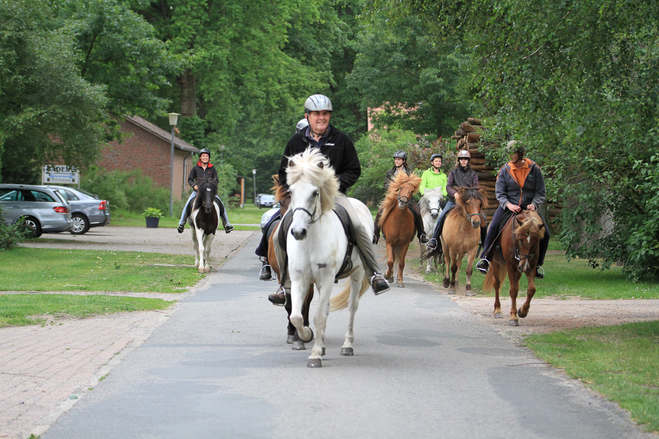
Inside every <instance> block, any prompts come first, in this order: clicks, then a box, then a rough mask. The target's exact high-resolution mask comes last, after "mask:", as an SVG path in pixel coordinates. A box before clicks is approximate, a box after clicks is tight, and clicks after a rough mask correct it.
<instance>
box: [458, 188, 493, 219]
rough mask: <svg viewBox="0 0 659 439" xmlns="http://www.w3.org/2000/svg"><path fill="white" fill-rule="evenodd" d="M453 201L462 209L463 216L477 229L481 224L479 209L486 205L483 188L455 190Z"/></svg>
mask: <svg viewBox="0 0 659 439" xmlns="http://www.w3.org/2000/svg"><path fill="white" fill-rule="evenodd" d="M455 201H456V203H457V205H458V206H460V208H461V209H463V211H464V216H465V218H467V219H468V220H469V222H470V223H471V227H473V228H474V229H477V228H479V227H480V226H481V218H482V214H481V211H482V210H483V209H484V208H486V207H487V206H488V204H487V198H486V197H485V194H484V191H483V189H479V188H477V187H476V188H474V187H468V188H464V187H463V188H460V189H458V191H457V197H455Z"/></svg>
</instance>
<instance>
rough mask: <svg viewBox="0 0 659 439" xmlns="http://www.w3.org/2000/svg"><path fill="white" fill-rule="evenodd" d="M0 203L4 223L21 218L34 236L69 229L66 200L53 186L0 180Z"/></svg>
mask: <svg viewBox="0 0 659 439" xmlns="http://www.w3.org/2000/svg"><path fill="white" fill-rule="evenodd" d="M0 206H2V212H3V219H4V220H5V222H8V223H15V222H17V221H24V222H25V224H26V225H27V226H28V227H30V229H32V234H33V235H34V236H35V237H39V236H41V234H42V233H57V232H65V231H67V230H69V229H71V227H72V225H73V223H72V221H71V211H70V208H69V203H68V202H67V201H66V200H65V199H64V198H63V197H62V196H61V195H59V194H58V193H57V192H55V191H54V190H53V189H51V188H48V187H46V186H37V185H28V184H0Z"/></svg>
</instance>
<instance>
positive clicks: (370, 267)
mask: <svg viewBox="0 0 659 439" xmlns="http://www.w3.org/2000/svg"><path fill="white" fill-rule="evenodd" d="M335 201H336V204H338V205H339V206H341V207H343V208H344V209H345V210H346V212H348V216H349V217H350V220H351V221H352V225H353V227H354V228H355V240H356V241H357V242H356V244H357V248H358V249H359V253H360V254H361V256H362V261H363V262H364V265H366V267H367V270H366V271H367V272H370V273H382V272H381V270H380V265H379V264H378V261H377V258H376V257H375V250H374V248H373V243H372V242H371V240H372V236H370V235H369V234H368V232H367V231H366V227H364V225H363V224H362V222H361V220H360V219H359V216H357V211H355V208H354V207H352V204H351V203H350V200H349V199H348V196H347V195H346V194H344V193H339V195H337V196H336V200H335Z"/></svg>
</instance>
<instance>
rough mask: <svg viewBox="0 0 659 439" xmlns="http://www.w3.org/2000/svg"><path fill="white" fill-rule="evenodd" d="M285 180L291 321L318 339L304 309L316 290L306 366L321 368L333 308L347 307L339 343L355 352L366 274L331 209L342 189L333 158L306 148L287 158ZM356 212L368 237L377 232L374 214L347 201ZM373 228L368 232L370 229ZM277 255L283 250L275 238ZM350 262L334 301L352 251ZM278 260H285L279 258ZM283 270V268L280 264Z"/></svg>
mask: <svg viewBox="0 0 659 439" xmlns="http://www.w3.org/2000/svg"><path fill="white" fill-rule="evenodd" d="M286 173H287V182H288V184H289V190H290V195H291V202H290V205H289V212H288V214H287V215H292V222H291V226H290V232H288V233H287V234H286V253H287V255H288V274H287V276H288V278H289V280H290V291H291V293H290V294H291V314H290V318H289V319H290V322H291V323H292V324H293V325H294V326H295V329H296V331H297V336H298V337H299V338H300V340H301V341H302V342H304V343H308V342H310V341H311V340H312V339H314V333H313V331H312V330H311V328H310V327H309V326H308V323H307V324H305V322H304V317H303V314H302V308H303V305H304V302H305V300H306V299H307V296H308V292H309V288H310V287H312V286H313V285H315V286H316V288H317V290H318V309H317V311H316V314H315V316H314V319H313V323H314V327H315V329H316V336H315V340H314V345H313V348H312V351H311V355H310V356H309V358H308V360H307V367H322V358H321V357H322V355H323V354H324V352H325V346H324V343H325V328H326V324H327V317H328V315H329V311H330V308H331V309H333V310H338V309H343V308H346V307H347V308H348V311H349V313H350V316H349V321H348V330H347V332H346V334H345V341H344V343H343V346H342V347H341V355H344V356H351V355H353V354H354V349H353V341H354V331H353V328H354V319H355V313H356V311H357V308H358V307H359V298H360V297H361V296H362V295H363V294H364V293H365V292H366V291H367V290H368V288H369V279H368V277H367V275H366V271H365V269H364V266H363V263H362V260H361V257H360V255H359V251H358V249H357V246H351V245H350V242H349V240H348V237H347V236H346V233H345V231H344V228H343V225H342V223H341V220H340V219H339V217H338V215H337V214H335V213H334V212H333V211H332V210H333V208H334V207H335V201H334V200H335V198H336V196H337V194H338V190H339V182H338V179H337V177H336V175H335V173H334V170H333V169H332V167H331V166H330V165H329V160H328V159H327V158H326V157H325V156H324V155H323V154H322V153H321V152H320V151H318V150H317V149H315V148H307V149H306V150H305V151H304V152H302V153H300V154H297V155H294V156H292V157H289V162H288V167H287V169H286ZM349 201H350V203H351V204H352V206H353V207H354V209H355V210H356V211H357V214H358V216H359V219H360V221H361V223H362V225H363V226H364V227H367V232H368V233H369V235H372V234H373V229H372V228H371V227H372V226H371V225H370V224H371V222H372V216H371V212H370V211H369V210H368V208H367V207H366V206H365V205H364V204H363V203H361V202H360V201H358V200H355V199H352V198H351V199H349ZM369 229H370V230H369ZM274 244H275V247H276V252H277V254H278V255H279V253H280V252H281V250H282V249H281V248H278V245H277V242H276V241H275V242H274ZM351 247H352V252H351V253H350V256H351V258H352V266H351V267H350V268H349V269H348V270H347V271H346V273H343V274H342V275H341V277H348V278H349V282H346V285H345V287H344V288H343V291H342V292H341V293H340V294H339V295H338V296H337V297H336V298H332V299H331V300H330V295H331V293H332V288H333V285H334V281H335V278H336V277H337V276H338V275H339V272H340V270H341V268H342V266H343V265H344V260H345V256H346V253H347V252H348V249H349V248H351ZM277 260H278V261H279V262H280V263H281V261H282V260H283V259H282V258H280V257H279V256H278V257H277ZM279 268H280V269H281V266H280V267H279Z"/></svg>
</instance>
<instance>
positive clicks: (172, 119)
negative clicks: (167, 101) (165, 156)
mask: <svg viewBox="0 0 659 439" xmlns="http://www.w3.org/2000/svg"><path fill="white" fill-rule="evenodd" d="M167 116H169V124H170V125H171V127H172V150H171V154H170V163H169V170H170V179H169V216H174V128H175V127H176V122H177V121H178V117H179V116H180V114H179V113H167Z"/></svg>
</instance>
